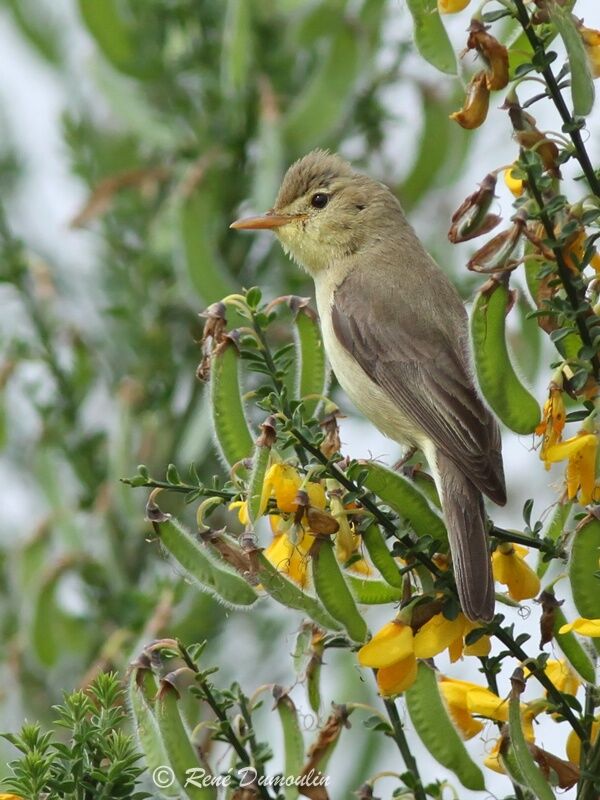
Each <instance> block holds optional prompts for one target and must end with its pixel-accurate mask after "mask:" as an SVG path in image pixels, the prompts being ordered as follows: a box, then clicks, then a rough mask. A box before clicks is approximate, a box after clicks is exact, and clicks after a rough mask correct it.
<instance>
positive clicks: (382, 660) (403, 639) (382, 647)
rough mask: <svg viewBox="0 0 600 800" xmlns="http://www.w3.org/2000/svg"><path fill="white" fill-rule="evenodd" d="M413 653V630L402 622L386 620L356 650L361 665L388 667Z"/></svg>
mask: <svg viewBox="0 0 600 800" xmlns="http://www.w3.org/2000/svg"><path fill="white" fill-rule="evenodd" d="M412 654H413V632H412V628H411V627H410V626H409V625H405V624H404V623H402V622H388V623H387V625H384V626H383V628H381V629H380V630H378V631H377V633H376V634H375V636H373V638H372V639H371V641H370V642H367V644H365V645H363V647H361V648H360V650H359V651H358V661H359V663H360V664H361V665H362V666H363V667H390V666H391V665H392V664H395V663H396V662H397V661H402V660H403V659H406V658H408V656H410V655H412Z"/></svg>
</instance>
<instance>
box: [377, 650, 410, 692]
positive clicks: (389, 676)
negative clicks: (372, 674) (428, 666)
mask: <svg viewBox="0 0 600 800" xmlns="http://www.w3.org/2000/svg"><path fill="white" fill-rule="evenodd" d="M416 678H417V659H416V658H415V657H414V656H407V657H406V658H405V659H403V660H402V661H398V662H397V663H396V664H392V666H391V667H382V668H381V669H378V670H377V686H378V687H379V691H380V692H381V694H382V696H383V697H391V696H395V695H397V694H402V692H405V691H406V690H407V689H408V688H409V687H410V686H412V685H413V683H414V682H415V680H416Z"/></svg>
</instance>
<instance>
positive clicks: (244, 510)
mask: <svg viewBox="0 0 600 800" xmlns="http://www.w3.org/2000/svg"><path fill="white" fill-rule="evenodd" d="M236 508H237V509H238V519H239V521H240V522H241V523H242V525H249V524H250V515H249V514H248V503H247V502H246V501H245V500H235V501H234V502H233V503H229V510H230V511H235V510H236ZM0 800H2V796H1V795H0Z"/></svg>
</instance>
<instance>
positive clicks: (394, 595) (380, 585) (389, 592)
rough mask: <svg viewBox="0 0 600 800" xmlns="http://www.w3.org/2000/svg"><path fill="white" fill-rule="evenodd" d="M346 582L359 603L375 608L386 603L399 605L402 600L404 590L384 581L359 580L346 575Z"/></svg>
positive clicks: (354, 576) (353, 576)
mask: <svg viewBox="0 0 600 800" xmlns="http://www.w3.org/2000/svg"><path fill="white" fill-rule="evenodd" d="M346 580H347V581H348V585H349V586H350V589H351V590H352V594H353V595H354V597H355V598H356V602H357V603H363V604H364V605H367V606H375V605H384V604H386V603H399V602H400V600H402V589H399V588H396V587H395V586H390V585H389V584H387V583H384V582H383V581H373V580H369V579H368V578H359V577H357V576H356V575H346Z"/></svg>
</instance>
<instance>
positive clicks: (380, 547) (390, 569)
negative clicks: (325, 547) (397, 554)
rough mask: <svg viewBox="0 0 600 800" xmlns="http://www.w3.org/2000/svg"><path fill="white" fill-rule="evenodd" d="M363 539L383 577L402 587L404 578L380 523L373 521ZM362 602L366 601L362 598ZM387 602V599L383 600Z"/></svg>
mask: <svg viewBox="0 0 600 800" xmlns="http://www.w3.org/2000/svg"><path fill="white" fill-rule="evenodd" d="M362 539H363V542H364V543H365V547H366V548H367V553H368V554H369V556H370V558H371V561H372V562H373V564H374V565H375V566H376V567H377V569H378V570H379V572H380V573H381V577H382V578H384V580H386V581H387V582H388V583H389V584H390V586H395V587H397V588H399V589H401V588H402V585H403V578H402V575H401V574H400V570H399V569H398V564H397V563H396V559H395V558H394V557H393V555H392V554H391V553H390V551H389V550H388V546H387V544H386V542H385V539H384V538H383V536H382V535H381V531H380V530H379V525H377V524H376V523H375V522H372V523H371V524H370V525H369V526H368V527H367V528H366V529H365V530H364V531H363V532H362ZM360 602H363V603H364V602H365V601H364V600H361V601H360ZM383 602H386V601H383Z"/></svg>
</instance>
